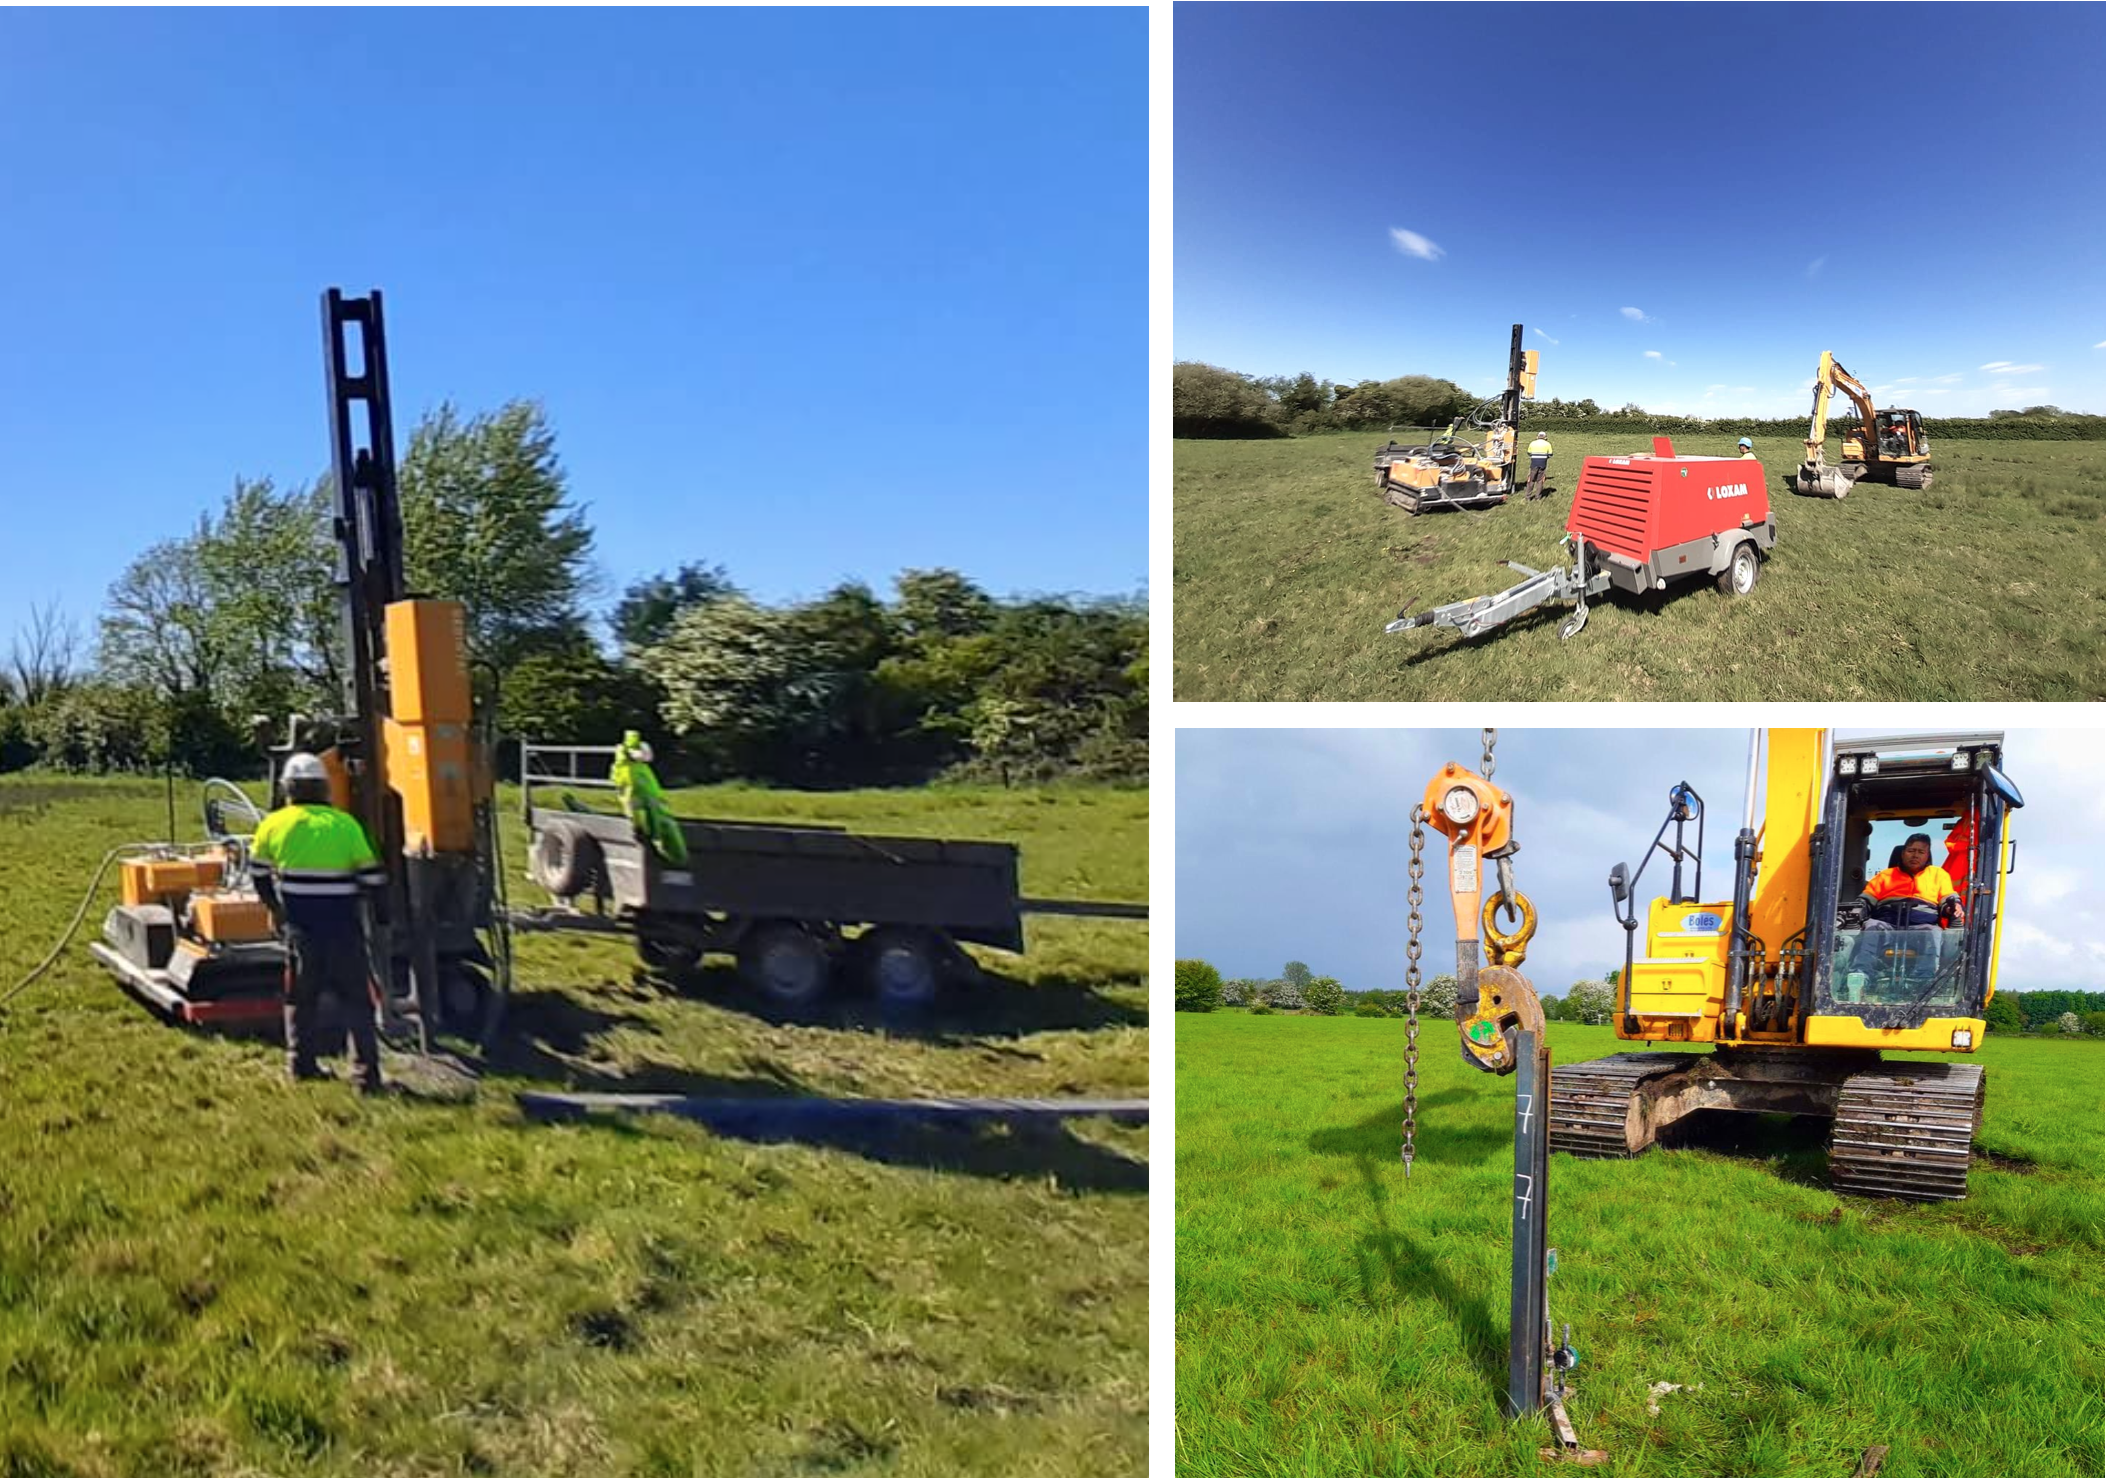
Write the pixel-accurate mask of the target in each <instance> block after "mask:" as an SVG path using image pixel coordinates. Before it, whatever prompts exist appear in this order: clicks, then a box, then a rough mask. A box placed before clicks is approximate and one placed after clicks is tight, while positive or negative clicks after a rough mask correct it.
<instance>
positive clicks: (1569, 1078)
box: [1550, 1052, 1695, 1160]
mask: <svg viewBox="0 0 2106 1478" xmlns="http://www.w3.org/2000/svg"><path fill="white" fill-rule="evenodd" d="M1694 1060H1695V1059H1694V1058H1692V1057H1691V1055H1690V1054H1688V1053H1685V1052H1618V1053H1616V1054H1614V1055H1613V1056H1609V1057H1597V1058H1595V1059H1594V1060H1593V1061H1591V1062H1575V1063H1570V1064H1565V1063H1560V1064H1558V1066H1557V1067H1555V1068H1554V1069H1553V1070H1552V1071H1551V1074H1550V1148H1551V1150H1552V1152H1553V1153H1555V1152H1557V1151H1563V1152H1564V1153H1565V1154H1568V1155H1579V1156H1581V1157H1582V1158H1584V1159H1590V1160H1628V1159H1630V1158H1631V1157H1632V1156H1633V1155H1636V1154H1638V1153H1640V1152H1641V1151H1643V1150H1644V1149H1645V1148H1646V1147H1647V1146H1648V1145H1650V1144H1651V1143H1652V1142H1653V1136H1652V1126H1651V1125H1650V1124H1649V1123H1648V1122H1646V1118H1645V1111H1644V1106H1643V1102H1642V1100H1643V1098H1644V1094H1643V1092H1642V1089H1643V1087H1644V1085H1645V1083H1646V1082H1647V1081H1649V1080H1650V1079H1653V1078H1657V1077H1660V1076H1661V1075H1663V1074H1666V1073H1672V1072H1679V1071H1681V1070H1683V1069H1686V1068H1688V1067H1689V1066H1690V1065H1691V1063H1692V1062H1693V1061H1694Z"/></svg>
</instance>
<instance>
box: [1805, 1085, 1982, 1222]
mask: <svg viewBox="0 0 2106 1478" xmlns="http://www.w3.org/2000/svg"><path fill="white" fill-rule="evenodd" d="M1984 1087H1985V1084H1984V1083H1983V1081H1982V1070H1981V1068H1980V1067H1979V1066H1977V1065H1975V1064H1973V1063H1958V1062H1924V1063H1915V1062H1889V1063H1882V1064H1881V1065H1880V1066H1878V1067H1876V1068H1870V1069H1868V1070H1866V1071H1865V1072H1861V1073H1853V1074H1852V1075H1851V1076H1850V1077H1849V1078H1848V1079H1846V1080H1845V1081H1844V1083H1843V1090H1842V1096H1841V1097H1840V1098H1839V1099H1838V1100H1837V1102H1836V1111H1835V1129H1834V1132H1833V1135H1832V1137H1831V1138H1830V1140H1829V1144H1828V1178H1829V1180H1830V1182H1831V1183H1833V1185H1834V1186H1835V1188H1836V1189H1837V1190H1839V1191H1847V1192H1849V1193H1851V1194H1853V1195H1859V1196H1887V1197H1899V1198H1902V1199H1905V1200H1911V1201H1962V1200H1965V1199H1966V1197H1967V1167H1968V1164H1969V1162H1970V1160H1971V1158H1972V1156H1973V1153H1974V1150H1973V1145H1974V1131H1975V1130H1976V1128H1978V1127H1979V1126H1980V1124H1981V1121H1982V1093H1983V1090H1984Z"/></svg>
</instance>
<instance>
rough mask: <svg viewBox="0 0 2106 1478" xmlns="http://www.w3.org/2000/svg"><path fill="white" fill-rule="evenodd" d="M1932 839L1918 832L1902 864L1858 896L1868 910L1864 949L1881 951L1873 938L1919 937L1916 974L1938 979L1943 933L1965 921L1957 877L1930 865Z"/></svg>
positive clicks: (1875, 879) (1901, 858) (1874, 880)
mask: <svg viewBox="0 0 2106 1478" xmlns="http://www.w3.org/2000/svg"><path fill="white" fill-rule="evenodd" d="M1930 856H1931V839H1930V836H1929V835H1928V834H1927V833H1925V832H1920V831H1919V832H1915V833H1913V834H1912V835H1911V836H1910V837H1909V839H1908V840H1907V841H1905V842H1903V843H1902V845H1901V850H1900V856H1899V860H1898V861H1897V862H1896V863H1895V864H1894V865H1893V866H1892V867H1888V868H1885V869H1883V870H1882V871H1880V872H1879V873H1877V874H1875V875H1874V876H1873V878H1872V879H1871V881H1869V882H1867V883H1866V884H1865V891H1864V892H1863V893H1862V894H1860V895H1859V896H1858V902H1859V904H1860V905H1861V906H1862V907H1863V908H1864V911H1865V921H1864V936H1863V938H1862V939H1861V941H1860V945H1861V947H1862V946H1864V945H1872V946H1875V947H1876V946H1877V945H1878V943H1879V941H1877V940H1875V939H1874V938H1873V937H1872V936H1873V935H1875V934H1878V933H1885V932H1891V931H1899V932H1902V933H1906V934H1910V935H1913V936H1915V937H1914V938H1912V939H1911V940H1910V941H1909V943H1910V944H1911V945H1912V946H1913V949H1912V959H1913V966H1914V968H1913V969H1911V970H1910V972H1909V973H1910V974H1911V975H1913V976H1915V977H1917V978H1927V977H1929V976H1931V975H1934V974H1936V973H1937V968H1938V954H1939V948H1938V946H1939V939H1938V931H1939V930H1940V929H1943V928H1950V927H1951V926H1953V925H1954V924H1957V923H1958V922H1959V921H1960V890H1959V889H1958V888H1955V887H1954V886H1953V882H1952V876H1951V875H1950V874H1949V873H1947V872H1946V871H1945V869H1944V868H1942V867H1939V866H1937V865H1936V864H1934V863H1933V862H1932V861H1931V860H1930Z"/></svg>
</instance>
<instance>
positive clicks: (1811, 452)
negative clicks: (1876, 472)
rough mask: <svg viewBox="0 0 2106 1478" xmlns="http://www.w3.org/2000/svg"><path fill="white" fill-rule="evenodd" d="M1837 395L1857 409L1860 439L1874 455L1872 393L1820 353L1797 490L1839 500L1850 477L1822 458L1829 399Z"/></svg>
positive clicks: (1846, 491) (1875, 432)
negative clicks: (1847, 399) (1847, 400)
mask: <svg viewBox="0 0 2106 1478" xmlns="http://www.w3.org/2000/svg"><path fill="white" fill-rule="evenodd" d="M1837 391H1841V392H1842V393H1843V394H1844V395H1845V396H1847V397H1849V400H1850V403H1851V404H1852V405H1853V406H1855V407H1857V415H1858V422H1859V428H1860V429H1859V432H1858V435H1859V438H1860V440H1861V442H1862V443H1863V445H1864V446H1865V447H1867V448H1868V449H1872V450H1873V452H1874V454H1876V448H1877V446H1878V412H1877V411H1875V410H1874V409H1873V406H1872V392H1871V391H1869V390H1867V389H1866V388H1865V387H1864V386H1863V385H1862V384H1860V383H1859V382H1858V380H1857V377H1856V376H1854V375H1852V374H1851V373H1850V372H1849V371H1848V370H1846V369H1844V368H1843V367H1842V366H1841V365H1840V364H1837V363H1836V362H1835V356H1834V355H1833V354H1831V353H1829V352H1828V351H1827V350H1825V349H1824V350H1822V351H1821V368H1820V370H1819V371H1818V372H1817V373H1816V374H1815V375H1814V400H1813V419H1812V420H1811V421H1810V422H1809V423H1808V425H1807V427H1806V460H1805V461H1803V462H1801V463H1800V464H1799V477H1798V488H1799V491H1800V492H1802V493H1817V494H1819V495H1821V496H1822V497H1827V498H1841V497H1845V496H1847V495H1848V494H1849V492H1850V481H1851V479H1850V474H1848V473H1847V472H1845V471H1844V470H1843V469H1842V468H1840V467H1831V466H1829V465H1828V463H1827V460H1826V459H1825V457H1824V456H1823V448H1824V447H1825V446H1826V444H1827V441H1828V399H1829V397H1830V396H1831V395H1833V394H1834V393H1835V392H1837Z"/></svg>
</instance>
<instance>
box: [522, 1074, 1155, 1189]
mask: <svg viewBox="0 0 2106 1478" xmlns="http://www.w3.org/2000/svg"><path fill="white" fill-rule="evenodd" d="M710 1096H716V1097H737V1096H739V1095H738V1094H737V1093H736V1092H720V1093H717V1094H714V1095H710ZM527 1122H531V1121H527ZM574 1122H580V1123H585V1124H589V1125H591V1126H593V1127H594V1128H596V1129H599V1130H601V1131H603V1132H606V1133H610V1134H617V1135H629V1136H635V1137H643V1136H646V1135H649V1134H650V1133H651V1131H650V1129H649V1128H648V1126H647V1125H646V1124H645V1123H644V1122H643V1116H639V1115H625V1114H594V1115H591V1116H589V1117H587V1118H584V1119H581V1120H577V1121H574ZM708 1128H709V1132H710V1133H711V1134H712V1135H714V1136H716V1137H717V1138H719V1139H735V1140H739V1141H741V1142H744V1143H748V1144H801V1145H805V1146H807V1147H810V1148H813V1149H827V1150H837V1151H840V1152H842V1153H844V1154H852V1155H856V1156H858V1157H859V1158H862V1159H865V1160H871V1161H875V1162H876V1163H878V1164H882V1165H893V1166H898V1167H901V1168H903V1169H910V1170H934V1171H938V1172H941V1173H944V1174H949V1175H970V1176H976V1177H979V1178H982V1179H988V1180H1032V1181H1045V1180H1052V1181H1055V1182H1057V1183H1058V1184H1059V1186H1060V1187H1061V1188H1062V1189H1063V1190H1068V1191H1088V1192H1104V1193H1109V1194H1116V1195H1145V1194H1147V1191H1148V1163H1147V1161H1145V1160H1139V1159H1135V1158H1133V1157H1132V1156H1129V1155H1124V1154H1121V1153H1119V1152H1118V1151H1117V1150H1115V1149H1112V1148H1110V1147H1108V1146H1105V1145H1101V1144H1096V1143H1093V1142H1092V1141H1090V1140H1086V1139H1082V1138H1079V1137H1077V1136H1076V1135H1074V1134H1072V1133H1070V1132H1069V1131H1068V1130H1067V1129H1065V1128H1062V1127H1055V1126H1046V1127H1041V1128H1031V1129H1017V1128H997V1127H989V1126H976V1127H970V1128H967V1127H949V1126H944V1125H938V1124H932V1123H929V1122H926V1121H915V1120H890V1119H875V1120H870V1121H866V1122H863V1123H859V1124H846V1123H837V1124H820V1123H812V1122H806V1123H799V1124H795V1125H794V1126H793V1125H791V1124H788V1123H784V1122H780V1121H771V1120H770V1119H769V1117H768V1116H767V1115H766V1114H765V1113H756V1114H755V1115H753V1116H752V1117H751V1119H750V1120H746V1121H743V1122H733V1123H720V1124H714V1125H710V1126H708Z"/></svg>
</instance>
